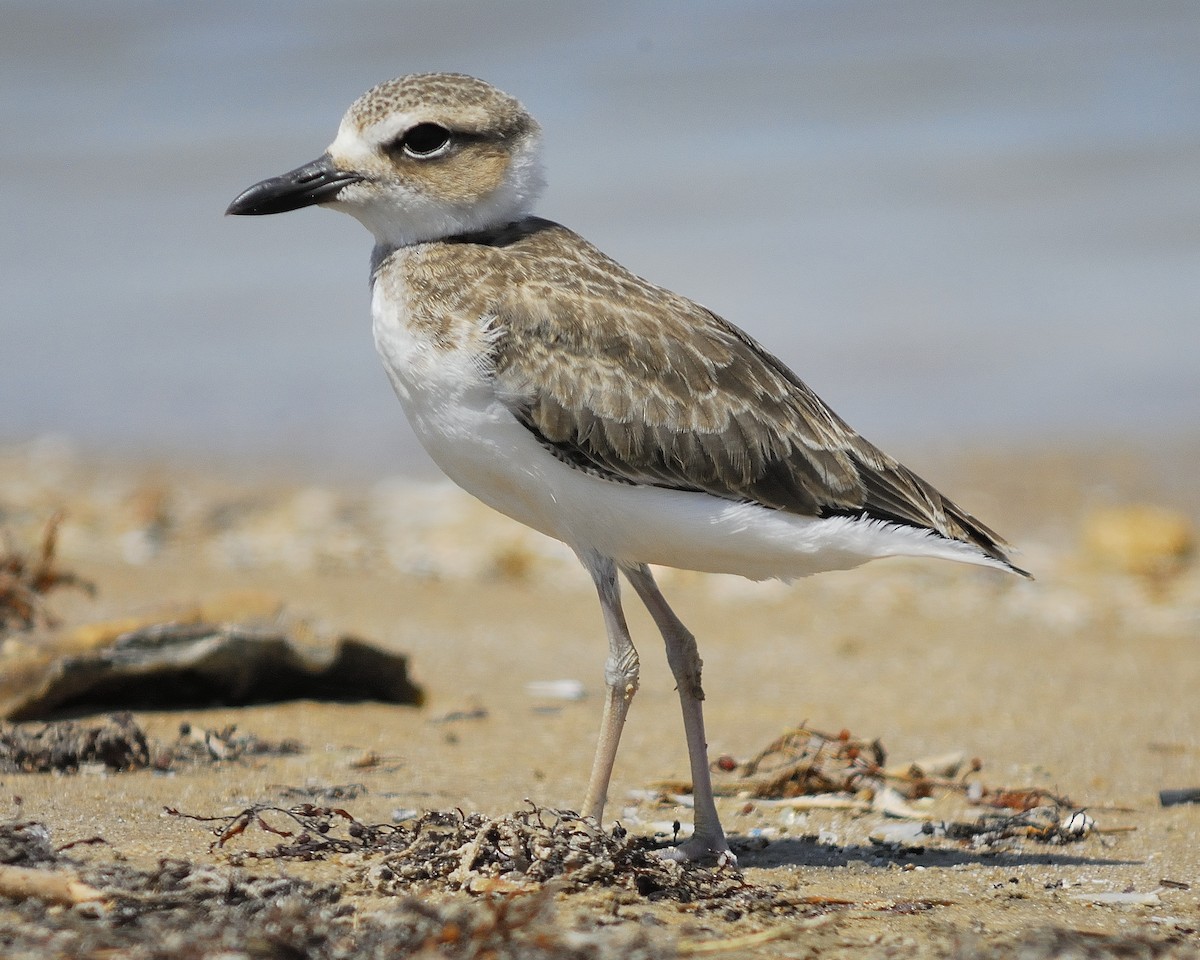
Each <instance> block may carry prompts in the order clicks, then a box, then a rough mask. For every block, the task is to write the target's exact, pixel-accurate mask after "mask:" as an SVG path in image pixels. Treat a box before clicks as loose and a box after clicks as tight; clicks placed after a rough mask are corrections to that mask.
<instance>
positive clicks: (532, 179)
mask: <svg viewBox="0 0 1200 960" xmlns="http://www.w3.org/2000/svg"><path fill="white" fill-rule="evenodd" d="M539 134H540V129H539V127H538V125H537V123H536V121H534V119H533V118H532V117H530V116H529V114H528V113H527V112H526V111H525V108H524V107H522V106H521V104H520V103H519V102H517V101H516V100H515V99H513V98H512V97H510V96H508V95H507V94H505V93H502V92H501V91H499V90H497V89H496V88H495V87H493V86H492V85H491V84H488V83H484V82H483V81H482V80H476V79H475V78H474V77H468V76H464V75H462V74H447V73H432V74H412V75H409V76H405V77H399V78H397V79H395V80H389V81H387V82H386V83H381V84H379V86H377V87H374V88H373V89H371V90H369V91H367V92H366V93H364V94H363V95H362V96H361V97H359V98H358V99H357V100H355V101H354V103H353V104H351V105H350V109H349V110H347V111H346V115H345V116H344V117H343V118H342V123H341V126H340V127H339V128H338V133H337V137H336V138H334V141H333V143H331V144H330V145H329V149H328V150H326V151H325V153H324V154H322V155H321V156H320V157H318V158H317V159H316V160H314V161H312V162H311V163H307V164H305V165H304V166H302V167H297V168H296V169H295V170H292V171H290V172H288V173H285V174H283V175H282V176H278V177H272V178H271V179H269V180H263V181H261V182H259V183H256V184H255V185H254V186H252V187H250V188H249V189H247V190H245V191H244V192H243V193H241V194H240V195H239V196H238V197H237V199H235V200H234V201H233V203H231V204H230V205H229V209H228V210H226V211H225V212H226V213H229V214H235V215H251V216H253V215H261V214H268V213H284V212H286V211H288V210H297V209H299V208H300V207H308V206H313V205H320V206H325V207H330V208H332V209H335V210H341V211H344V212H345V213H349V214H350V215H351V216H353V217H355V218H357V219H358V220H359V221H360V222H361V223H362V224H363V225H364V226H365V227H366V228H367V229H368V230H370V231H371V232H372V233H373V234H374V235H375V239H376V242H377V243H380V244H383V245H386V246H393V247H399V246H407V245H409V244H413V243H421V242H424V241H430V240H438V239H441V238H444V237H449V236H454V235H456V234H462V233H470V232H473V231H477V230H486V229H489V228H493V227H498V226H502V225H504V224H506V223H510V222H512V221H513V220H517V219H519V218H521V217H522V216H525V215H526V214H528V212H529V210H530V208H531V207H532V205H533V202H534V200H535V199H536V198H537V195H538V194H539V193H540V192H541V188H542V186H543V180H542V172H541V162H540V150H539V146H540V143H539Z"/></svg>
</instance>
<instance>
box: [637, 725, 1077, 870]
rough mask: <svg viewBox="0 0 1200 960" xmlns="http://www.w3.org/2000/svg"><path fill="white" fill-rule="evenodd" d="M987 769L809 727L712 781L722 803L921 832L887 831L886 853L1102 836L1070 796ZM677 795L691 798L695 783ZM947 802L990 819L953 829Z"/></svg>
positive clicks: (725, 766)
mask: <svg viewBox="0 0 1200 960" xmlns="http://www.w3.org/2000/svg"><path fill="white" fill-rule="evenodd" d="M982 766H983V765H982V762H981V761H980V760H978V759H977V758H976V759H970V760H968V759H967V755H966V754H965V753H964V752H961V751H956V752H952V753H945V754H940V755H937V756H933V757H925V758H922V759H919V760H914V761H912V762H909V763H902V764H890V765H889V764H888V763H887V750H886V749H885V748H884V746H883V744H882V743H881V742H880V741H879V740H878V739H872V740H868V739H864V738H861V737H855V736H854V735H852V734H851V733H850V731H848V730H841V731H839V732H838V733H836V734H830V733H822V732H821V731H819V730H814V729H812V728H810V727H808V726H806V725H804V724H801V725H800V726H798V727H795V728H793V729H791V730H788V731H786V732H785V733H784V734H783V735H781V736H780V737H777V738H776V739H775V740H773V741H772V742H771V743H770V744H768V745H767V747H766V748H764V749H763V750H762V751H760V752H759V753H758V754H757V755H756V756H754V757H753V758H751V759H750V760H747V761H746V762H745V763H737V762H736V761H734V760H733V759H732V758H730V757H722V758H720V759H719V760H718V761H717V762H716V763H714V764H713V772H714V774H716V777H717V785H716V792H717V794H719V795H722V796H734V797H738V798H741V799H747V800H753V801H754V802H755V803H756V804H758V805H762V806H777V807H786V808H789V809H794V810H848V811H852V812H855V813H868V812H870V813H876V814H881V815H883V816H885V817H888V818H893V819H897V820H902V821H908V822H912V823H913V824H914V826H883V827H880V828H878V829H877V830H875V831H874V832H873V833H872V834H871V839H872V840H873V841H874V842H876V843H881V844H889V845H896V844H904V843H912V842H915V841H917V840H924V839H933V838H939V837H940V838H945V839H950V840H954V841H959V842H965V843H970V844H972V845H974V846H983V847H987V846H994V845H995V844H998V843H999V842H1001V841H1003V840H1009V839H1032V840H1035V841H1037V842H1040V843H1069V842H1073V841H1076V840H1081V839H1083V838H1084V837H1086V836H1089V835H1090V834H1091V833H1093V832H1094V831H1095V829H1096V823H1095V820H1094V819H1093V818H1092V817H1091V816H1089V815H1088V814H1087V813H1086V812H1085V811H1084V810H1082V809H1080V808H1079V806H1078V805H1077V804H1075V803H1073V802H1072V801H1071V800H1070V799H1069V798H1067V797H1062V796H1058V795H1056V794H1054V793H1052V792H1051V791H1049V790H1045V789H1043V788H1040V787H1026V788H1015V789H1014V788H1009V787H1005V788H1000V789H991V788H988V787H986V786H984V785H983V784H982V783H981V782H980V781H979V779H978V777H977V774H978V773H979V771H980V770H981V769H982ZM670 786H671V787H672V788H674V789H683V790H686V789H687V785H686V784H671V785H670ZM660 787H661V785H660ZM660 796H663V794H661V793H660ZM943 797H959V798H961V799H962V800H963V801H965V802H966V803H968V804H970V805H971V806H972V807H975V808H976V809H979V808H983V809H984V811H985V812H983V813H982V814H980V815H979V816H977V817H975V818H974V819H966V818H963V819H959V820H947V819H946V817H945V813H946V810H945V809H944V805H943V806H942V807H938V808H937V809H936V812H935V809H934V808H931V807H930V806H929V803H930V802H931V801H932V800H934V799H938V798H943ZM664 799H666V800H671V801H673V800H675V799H676V796H675V795H674V794H666V795H665V796H664ZM991 810H998V811H1003V813H992V812H989V811H991Z"/></svg>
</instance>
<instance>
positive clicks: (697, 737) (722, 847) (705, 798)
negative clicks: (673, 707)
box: [621, 564, 737, 863]
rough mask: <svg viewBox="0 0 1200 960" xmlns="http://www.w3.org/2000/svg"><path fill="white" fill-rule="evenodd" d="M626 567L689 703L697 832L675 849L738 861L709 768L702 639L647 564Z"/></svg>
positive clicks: (686, 714) (695, 856)
mask: <svg viewBox="0 0 1200 960" xmlns="http://www.w3.org/2000/svg"><path fill="white" fill-rule="evenodd" d="M621 572H622V573H624V574H625V576H626V578H628V580H629V582H630V584H632V586H633V589H634V590H636V591H637V594H638V596H639V597H641V598H642V603H644V604H645V605H646V609H647V610H649V611H650V616H651V617H653V618H654V622H655V624H656V625H657V626H658V629H659V632H660V633H662V636H663V641H664V642H665V643H666V646H667V662H668V663H669V664H670V665H671V673H672V674H674V676H675V686H676V687H677V688H678V690H679V703H680V706H681V707H682V708H683V730H684V733H685V735H686V736H687V745H688V760H689V762H690V764H691V772H692V795H693V799H694V802H695V811H694V814H695V825H696V826H695V831H694V832H693V834H692V836H691V837H690V838H689V839H688V840H686V841H685V842H683V843H681V844H679V846H677V847H676V848H675V850H674V851H673V853H674V855H675V858H676V859H679V860H699V859H712V858H714V857H715V858H716V859H717V860H718V861H719V862H723V863H731V862H733V863H736V862H737V861H736V859H735V858H734V856H733V854H732V853H731V852H730V850H729V843H728V841H727V840H726V839H725V831H724V830H722V829H721V821H720V818H719V817H718V816H717V805H716V802H715V801H714V800H713V789H712V778H711V776H710V775H709V769H708V741H707V740H706V739H705V736H704V707H703V701H704V690H703V689H702V688H701V686H700V668H701V666H702V662H701V660H700V652H699V651H698V650H697V649H696V638H695V637H693V636H692V634H691V633H690V632H689V631H688V629H687V627H685V626H684V625H683V623H682V622H681V621H680V619H679V618H678V617H677V616H675V611H673V610H672V609H671V608H670V607H669V606H668V605H667V601H666V598H665V597H663V595H662V593H661V592H660V591H659V589H658V584H657V583H655V582H654V577H653V576H652V575H651V574H650V570H649V569H648V568H647V567H645V566H644V565H640V564H639V565H638V566H622V567H621Z"/></svg>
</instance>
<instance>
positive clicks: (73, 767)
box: [0, 713, 150, 773]
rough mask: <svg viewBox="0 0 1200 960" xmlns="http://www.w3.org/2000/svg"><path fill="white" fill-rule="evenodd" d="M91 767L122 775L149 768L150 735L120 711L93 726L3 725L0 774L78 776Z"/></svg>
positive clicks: (67, 722) (69, 722) (62, 723)
mask: <svg viewBox="0 0 1200 960" xmlns="http://www.w3.org/2000/svg"><path fill="white" fill-rule="evenodd" d="M92 764H98V765H100V766H102V767H104V768H106V769H108V770H118V771H119V770H139V769H142V768H144V767H147V766H149V765H150V747H149V745H148V743H147V741H146V734H145V733H144V732H143V731H142V728H141V727H140V726H138V724H137V721H135V720H134V719H133V715H132V714H129V713H115V714H113V715H112V716H110V717H108V718H107V719H105V720H102V721H100V722H99V723H92V724H85V723H76V722H75V721H72V720H60V721H56V722H54V723H47V724H42V725H39V726H37V727H33V726H32V725H27V724H14V725H12V726H3V727H0V770H4V771H8V772H20V773H48V772H51V771H54V772H57V773H77V772H78V771H79V770H80V769H81V768H86V767H87V766H89V765H92Z"/></svg>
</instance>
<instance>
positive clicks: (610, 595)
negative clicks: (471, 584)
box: [580, 554, 639, 826]
mask: <svg viewBox="0 0 1200 960" xmlns="http://www.w3.org/2000/svg"><path fill="white" fill-rule="evenodd" d="M580 560H582V561H583V565H584V566H585V567H587V569H588V572H589V573H590V574H591V575H592V580H593V581H595V584H596V592H597V593H598V594H599V595H600V609H601V611H602V612H603V613H604V628H605V631H606V632H607V633H608V659H607V660H606V661H605V664H604V682H605V687H606V688H607V698H606V699H605V701H604V715H603V717H602V718H601V720H600V739H599V740H598V741H597V743H596V757H595V760H593V762H592V775H591V777H590V779H589V780H588V787H587V795H586V796H585V797H584V799H583V813H584V816H588V817H593V818H594V819H595V820H596V822H597V823H599V824H601V825H602V826H603V824H604V802H605V800H606V799H607V797H608V784H609V781H610V780H611V779H612V771H613V764H614V763H615V762H616V759H617V746H618V745H619V744H620V742H621V730H622V728H624V726H625V717H626V715H627V714H628V713H629V704H630V703H631V702H632V701H633V695H634V694H635V693H637V689H638V670H639V663H638V654H637V650H635V649H634V646H633V640H632V639H631V638H630V636H629V627H628V626H627V625H626V623H625V613H624V611H622V609H621V585H620V581H619V580H617V567H616V564H615V563H614V562H613V561H612V560H611V559H610V558H608V557H601V556H598V555H594V554H592V555H587V556H581V557H580Z"/></svg>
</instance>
